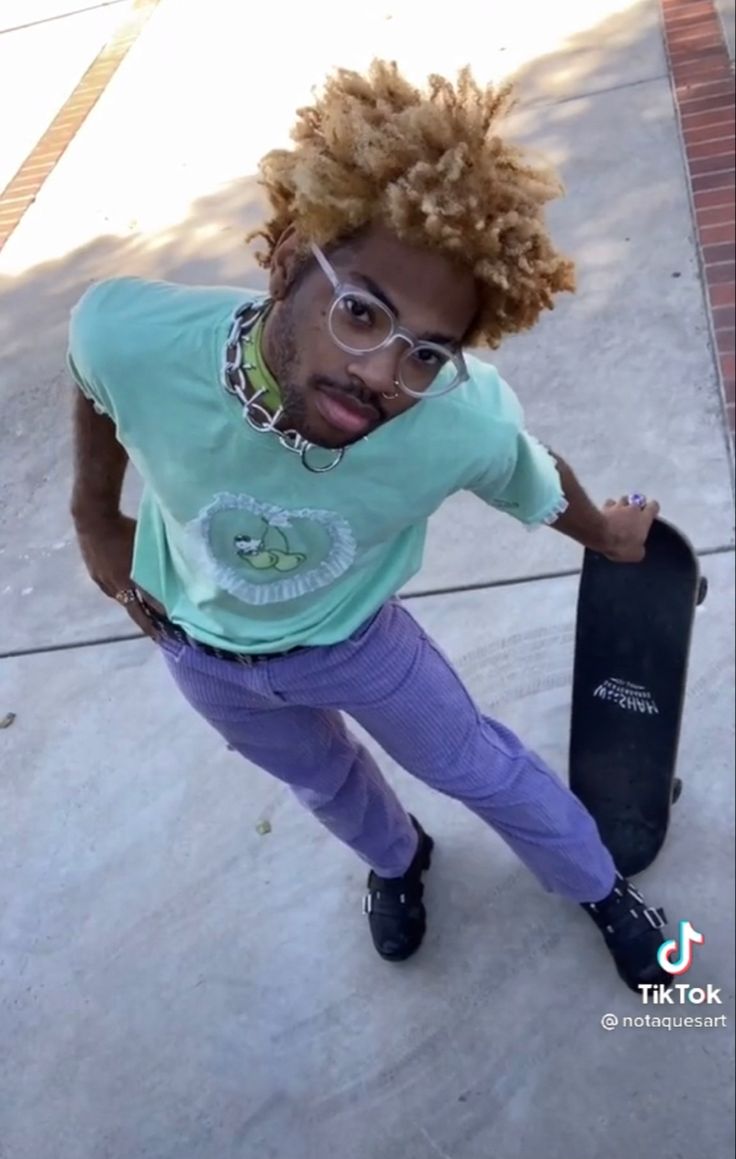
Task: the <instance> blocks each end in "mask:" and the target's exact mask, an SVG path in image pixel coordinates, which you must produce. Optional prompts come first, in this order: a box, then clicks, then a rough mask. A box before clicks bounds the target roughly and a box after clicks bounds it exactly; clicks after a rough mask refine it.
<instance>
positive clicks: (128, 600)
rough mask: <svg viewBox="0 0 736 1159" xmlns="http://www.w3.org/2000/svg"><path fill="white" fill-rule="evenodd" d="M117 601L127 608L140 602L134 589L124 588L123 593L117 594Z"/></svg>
mask: <svg viewBox="0 0 736 1159" xmlns="http://www.w3.org/2000/svg"><path fill="white" fill-rule="evenodd" d="M115 599H116V600H117V601H118V603H119V604H122V605H123V606H124V607H127V606H128V604H135V603H137V601H138V597H137V595H136V594H135V591H134V590H133V588H123V589H122V590H121V591H119V592H116V593H115Z"/></svg>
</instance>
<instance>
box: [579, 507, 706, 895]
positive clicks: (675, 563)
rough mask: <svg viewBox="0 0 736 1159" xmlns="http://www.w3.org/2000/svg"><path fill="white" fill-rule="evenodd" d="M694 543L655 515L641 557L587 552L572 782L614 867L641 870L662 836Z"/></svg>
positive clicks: (702, 588)
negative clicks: (631, 559) (614, 559)
mask: <svg viewBox="0 0 736 1159" xmlns="http://www.w3.org/2000/svg"><path fill="white" fill-rule="evenodd" d="M706 591H707V584H706V581H705V579H703V578H701V575H700V569H699V566H698V560H697V557H696V555H695V552H694V551H693V548H692V546H691V544H690V543H689V542H688V541H687V539H686V538H685V537H684V535H682V534H681V532H679V531H678V530H677V529H676V528H675V527H672V526H671V525H670V524H668V523H665V522H664V521H663V520H659V519H658V520H656V521H655V523H654V524H653V526H652V529H651V532H650V535H649V539H648V541H647V554H646V558H645V560H644V561H643V562H642V563H639V564H620V563H611V562H610V561H609V560H607V559H605V557H604V556H601V555H597V554H596V553H594V552H590V551H586V553H585V559H584V563H583V572H582V576H581V579H580V589H579V594H578V611H577V626H576V637H575V667H574V675H573V699H572V726H571V733H570V788H571V789H572V791H573V792H574V793H575V794H576V796H577V797H579V798H580V800H581V801H582V802H583V804H584V805H585V806H586V808H587V809H588V810H589V812H590V813H591V814H592V815H593V817H594V818H595V821H596V822H597V824H598V828H599V830H600V834H601V837H602V839H603V842H604V844H605V845H607V846H608V848H609V850H610V851H611V854H612V856H613V859H614V861H615V862H616V865H617V868H618V869H619V871H620V872H621V873H622V874H624V876H633V875H634V874H637V873H641V871H642V870H643V869H646V868H647V866H649V865H651V863H652V862H653V861H654V859H655V857H656V856H657V854H658V853H659V851H660V849H661V848H662V845H663V843H664V840H665V838H666V836H667V829H668V826H669V820H670V808H671V806H672V804H673V803H674V801H676V800H677V798H678V796H679V793H680V789H681V787H682V786H681V782H680V781H678V780H676V779H675V768H676V762H677V748H678V742H679V736H680V722H681V719H682V710H683V704H684V699H685V686H686V680H687V666H688V656H689V652H690V637H691V634H692V627H693V620H694V615H695V609H696V607H697V605H698V604H700V603H702V602H703V600H704V599H705V595H706Z"/></svg>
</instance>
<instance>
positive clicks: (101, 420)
mask: <svg viewBox="0 0 736 1159" xmlns="http://www.w3.org/2000/svg"><path fill="white" fill-rule="evenodd" d="M127 466H128V455H127V452H126V451H125V448H124V447H122V446H121V445H120V443H119V442H118V440H117V437H116V432H115V424H114V423H113V422H112V420H111V419H109V418H108V417H107V415H104V414H99V413H98V412H97V411H96V410H95V408H94V404H93V403H91V402H90V401H89V400H88V399H87V398H85V396H84V395H83V394H82V392H81V391H77V397H76V399H75V403H74V486H73V489H72V497H71V505H70V507H71V516H72V519H73V520H74V527H75V529H76V532H77V539H78V541H79V548H80V551H81V553H82V558H83V560H84V563H85V566H86V568H87V571H88V572H89V574H90V576H91V577H92V579H93V580H94V582H95V583H96V584H97V586H98V588H100V589H101V591H103V592H104V593H105V595H106V596H110V597H111V598H112V599H115V597H117V596H120V595H121V593H122V592H125V591H128V590H130V589H131V588H132V587H133V583H132V580H131V572H132V570H133V547H134V543H135V529H136V524H135V520H133V519H130V518H129V517H128V516H127V515H123V513H122V512H121V510H120V497H121V494H122V490H123V480H124V478H125V471H126V468H127ZM125 611H126V612H127V613H128V615H129V616H130V618H131V619H132V620H133V622H134V623H135V624H137V625H138V627H139V628H140V629H141V630H142V631H143V632H145V634H146V635H147V636H152V637H154V638H155V636H156V631H155V629H154V627H153V624H152V622H151V620H149V618H148V617H147V616H146V614H145V612H144V611H143V609H142V608H141V607H140V605H139V604H138V603H137V602H132V603H126V604H125Z"/></svg>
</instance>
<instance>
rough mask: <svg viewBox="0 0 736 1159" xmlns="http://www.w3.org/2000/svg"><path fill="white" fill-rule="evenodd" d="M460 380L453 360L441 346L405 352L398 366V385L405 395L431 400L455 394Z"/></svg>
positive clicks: (424, 346)
mask: <svg viewBox="0 0 736 1159" xmlns="http://www.w3.org/2000/svg"><path fill="white" fill-rule="evenodd" d="M460 378H461V374H460V370H459V368H458V366H457V365H456V363H455V360H454V357H453V355H452V354H451V352H450V351H449V350H446V349H445V348H444V347H443V346H435V345H434V344H433V343H424V342H423V343H421V344H420V345H418V346H414V347H413V348H412V349H411V350H407V352H406V354H404V356H403V358H402V359H401V362H400V363H399V382H400V383H401V385H402V386H403V388H404V390H405V391H407V393H408V394H411V395H414V396H416V397H417V398H432V397H433V396H434V397H436V396H437V395H441V394H447V393H448V391H450V390H454V388H455V387H456V386H457V385H458V384H459V382H460Z"/></svg>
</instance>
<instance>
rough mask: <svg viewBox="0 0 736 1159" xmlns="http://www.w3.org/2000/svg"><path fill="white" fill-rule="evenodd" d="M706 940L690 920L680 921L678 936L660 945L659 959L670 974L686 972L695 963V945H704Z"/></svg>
mask: <svg viewBox="0 0 736 1159" xmlns="http://www.w3.org/2000/svg"><path fill="white" fill-rule="evenodd" d="M704 941H705V938H704V937H703V935H702V934H699V933H698V931H697V930H696V929H694V928H693V926H692V925H691V924H690V922H680V923H679V926H678V930H677V937H676V938H670V940H669V941H668V942H663V943H662V945H661V946H660V947H659V950H658V951H657V961H658V962H659V964H660V966H661V967H662V969H663V970H666V971H667V973H668V974H685V973H686V972H687V971H688V970H689V969H690V967H691V966H692V964H693V946H702V944H703V942H704ZM678 951H679V952H678Z"/></svg>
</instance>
